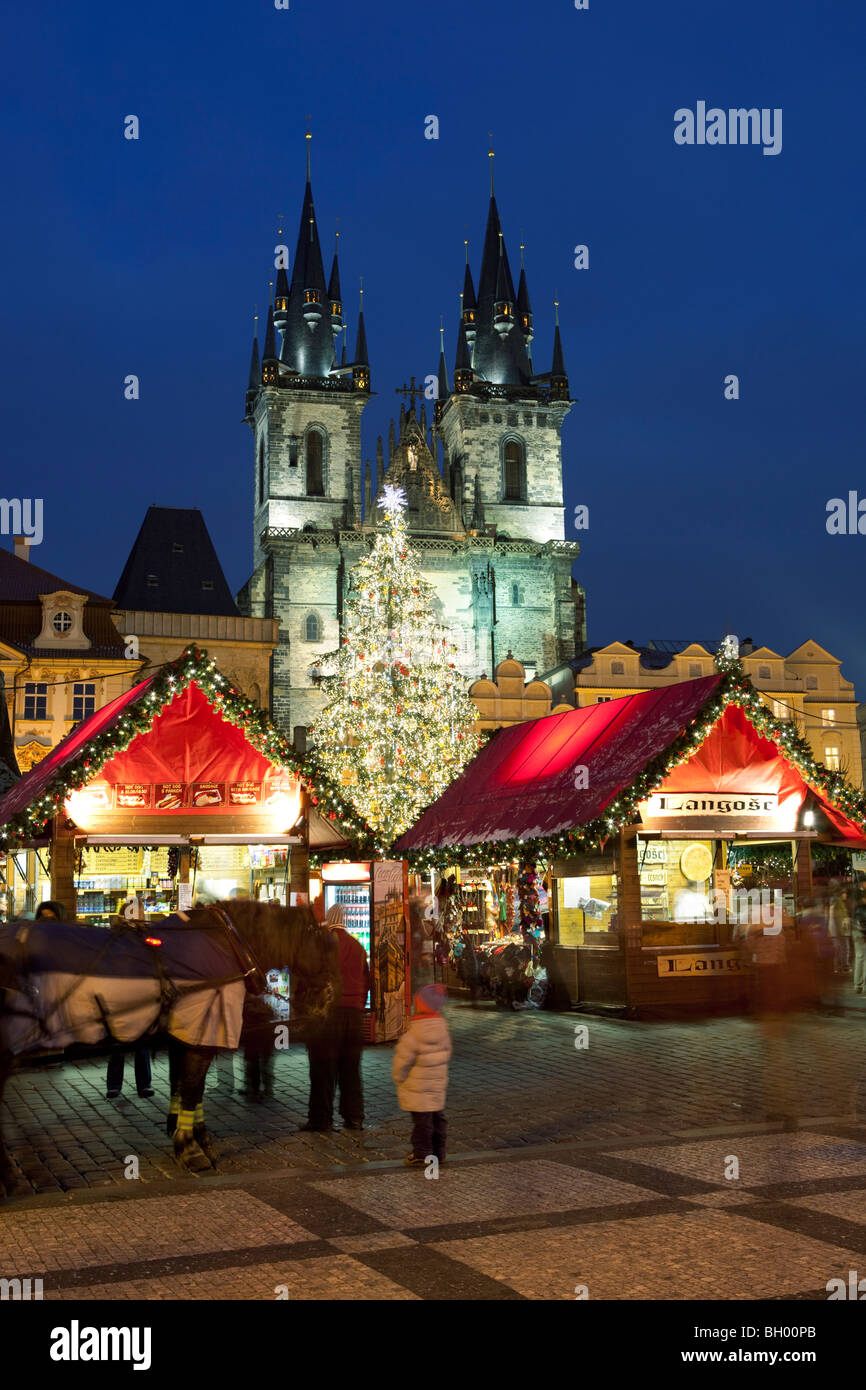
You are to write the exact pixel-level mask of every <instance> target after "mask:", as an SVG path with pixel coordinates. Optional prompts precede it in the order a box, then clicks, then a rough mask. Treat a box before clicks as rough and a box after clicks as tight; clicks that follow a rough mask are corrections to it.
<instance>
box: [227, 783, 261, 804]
mask: <svg viewBox="0 0 866 1390" xmlns="http://www.w3.org/2000/svg"><path fill="white" fill-rule="evenodd" d="M261 800H262V784H261V782H230V783H229V805H231V806H258V805H260V804H261Z"/></svg>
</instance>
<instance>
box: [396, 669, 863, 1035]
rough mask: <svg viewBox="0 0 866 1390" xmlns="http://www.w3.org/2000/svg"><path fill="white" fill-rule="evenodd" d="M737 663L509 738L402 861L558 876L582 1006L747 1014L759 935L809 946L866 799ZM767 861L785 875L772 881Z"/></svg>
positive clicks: (537, 724) (561, 936)
mask: <svg viewBox="0 0 866 1390" xmlns="http://www.w3.org/2000/svg"><path fill="white" fill-rule="evenodd" d="M721 666H722V669H720V670H719V673H718V674H717V675H714V676H711V677H706V678H703V679H701V680H694V681H686V682H682V683H680V684H678V685H675V686H669V687H667V688H665V689H663V690H659V691H650V692H645V693H642V694H639V695H631V696H626V697H625V698H623V699H620V700H610V701H606V702H604V703H601V704H597V705H592V706H587V707H585V708H583V709H576V710H573V711H569V712H568V713H563V714H556V715H549V716H547V717H546V718H543V719H537V720H532V721H530V722H528V723H526V724H521V725H516V726H513V727H511V728H507V729H502V730H500V731H498V732H497V733H496V735H495V736H494V737H493V738H492V739H491V741H490V742H489V743H488V744H487V746H486V747H485V748H484V749H482V751H481V752H480V753H479V754H478V756H477V757H476V758H475V759H474V760H473V762H472V763H471V764H470V765H469V767H468V768H467V769H466V771H465V772H464V773H463V775H462V776H461V777H460V778H459V779H458V780H457V781H455V782H454V783H453V784H452V786H451V787H450V788H449V789H448V790H447V791H446V792H445V793H444V795H443V796H442V797H440V798H439V800H438V801H436V802H435V803H434V804H433V805H432V806H431V807H429V808H428V809H427V811H425V812H424V814H423V815H422V816H421V817H420V818H419V820H418V821H417V822H416V824H415V825H414V826H413V827H412V828H411V829H410V830H409V831H407V833H406V834H405V835H404V836H403V837H402V838H401V839H400V840H399V841H398V843H397V846H396V849H397V851H398V852H401V853H405V854H407V855H408V856H409V857H410V860H411V863H412V867H413V868H415V869H416V870H418V869H425V870H428V871H429V869H430V868H431V867H433V866H435V865H438V866H440V868H442V870H443V872H444V871H445V868H446V866H449V865H453V864H455V863H462V864H464V865H467V866H474V867H475V868H476V870H477V869H478V868H482V867H483V868H485V869H486V870H487V871H488V872H489V866H490V865H491V864H493V863H496V862H498V863H499V864H501V865H505V864H510V863H513V861H515V860H517V861H519V863H520V865H521V866H522V867H524V868H525V869H528V870H531V869H533V868H535V869H541V870H543V871H545V872H546V873H547V874H549V882H550V887H551V905H550V906H551V913H550V937H551V941H552V943H553V948H554V950H555V956H556V960H557V963H558V968H559V970H560V971H561V973H562V975H563V976H564V978H565V979H566V982H567V984H568V986H569V991H570V994H571V997H572V1000H573V1001H575V1002H578V1003H585V1004H599V1005H609V1006H618V1007H621V1008H624V1009H628V1010H631V1011H641V1010H651V1009H655V1008H664V1009H667V1008H673V1009H675V1010H676V1009H679V1008H680V1007H683V1008H688V1007H707V1006H714V1005H731V1004H736V1003H737V1002H739V1001H741V1000H742V999H743V998H744V997H745V994H746V990H747V983H748V974H749V969H750V965H749V956H750V953H749V951H746V950H745V949H744V942H745V941H746V939H747V938H748V939H751V938H749V932H750V931H751V932H752V934H754V930H755V929H757V930H758V931H760V932H761V933H762V934H766V936H768V937H772V936H780V937H782V938H783V939H790V942H791V951H792V952H794V951H796V950H797V949H798V945H797V943H796V942H795V940H794V938H795V936H796V934H797V930H798V926H797V920H798V919H797V914H798V912H799V910H800V907H801V905H802V904H803V903H805V901H806V899H807V898H808V897H809V896H810V895H811V893H812V891H813V865H812V847H813V846H814V845H820V846H829V847H833V849H834V850H835V851H837V852H839V853H842V854H843V856H847V861H848V865H849V871H850V864H851V860H852V856H853V854H854V853H857V852H862V850H863V849H864V848H866V803H864V800H863V797H862V794H861V793H860V792H858V791H857V790H856V789H854V788H853V787H851V786H849V785H848V784H847V783H846V781H845V779H844V777H843V776H842V774H841V773H838V772H832V771H828V770H827V769H825V768H823V767H821V766H820V765H819V764H817V763H815V761H814V759H813V757H812V754H811V750H810V749H809V747H808V745H807V744H806V743H805V740H804V739H802V737H801V736H800V735H798V733H797V730H796V728H795V727H794V726H793V725H792V724H785V723H779V722H777V721H775V720H774V719H773V718H772V716H771V715H770V713H769V711H768V710H767V708H766V706H765V705H764V703H763V701H762V699H761V697H760V695H759V694H758V692H757V691H755V690H754V689H753V688H752V686H751V685H750V683H749V682H748V680H747V679H746V677H745V676H744V675H743V673H742V670H741V668H740V667H739V664H738V663H737V662H736V661H735V660H729V661H727V662H722V663H721ZM768 854H769V856H770V861H771V862H772V874H770V875H769V876H768V874H767V873H766V872H763V871H762V872H759V873H758V874H757V875H756V873H755V870H756V868H759V867H760V863H761V862H763V863H764V864H765V866H766V863H767V862H770V861H768V860H767V856H768ZM759 881H760V886H756V885H758V883H759Z"/></svg>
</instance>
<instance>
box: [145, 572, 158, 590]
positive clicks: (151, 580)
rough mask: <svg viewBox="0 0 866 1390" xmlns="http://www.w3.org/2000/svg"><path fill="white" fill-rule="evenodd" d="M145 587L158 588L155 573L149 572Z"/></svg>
mask: <svg viewBox="0 0 866 1390" xmlns="http://www.w3.org/2000/svg"><path fill="white" fill-rule="evenodd" d="M147 587H148V589H157V588H159V580H158V578H157V577H156V575H155V574H149V575H148V576H147Z"/></svg>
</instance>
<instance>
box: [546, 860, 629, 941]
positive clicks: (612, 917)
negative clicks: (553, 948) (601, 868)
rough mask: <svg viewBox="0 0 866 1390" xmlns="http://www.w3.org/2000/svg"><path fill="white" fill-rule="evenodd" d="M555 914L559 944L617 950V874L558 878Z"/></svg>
mask: <svg viewBox="0 0 866 1390" xmlns="http://www.w3.org/2000/svg"><path fill="white" fill-rule="evenodd" d="M556 917H557V922H558V926H559V944H560V945H561V946H609V947H610V948H611V949H614V950H617V949H619V936H618V933H617V926H618V918H617V885H616V876H615V875H613V874H587V875H584V876H579V877H576V878H557V879H556Z"/></svg>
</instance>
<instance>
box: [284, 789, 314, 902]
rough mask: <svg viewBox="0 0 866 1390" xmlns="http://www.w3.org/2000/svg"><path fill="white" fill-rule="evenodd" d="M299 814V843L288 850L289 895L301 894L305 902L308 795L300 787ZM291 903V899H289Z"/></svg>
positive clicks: (308, 824)
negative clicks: (289, 861) (289, 856)
mask: <svg viewBox="0 0 866 1390" xmlns="http://www.w3.org/2000/svg"><path fill="white" fill-rule="evenodd" d="M301 814H302V816H303V827H302V830H301V843H300V844H299V845H292V846H291V847H290V850H289V854H290V855H291V878H290V881H289V892H290V893H303V894H304V896H305V901H306V902H309V901H310V793H309V792H308V791H307V789H306V787H304V786H301ZM289 902H291V898H289Z"/></svg>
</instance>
